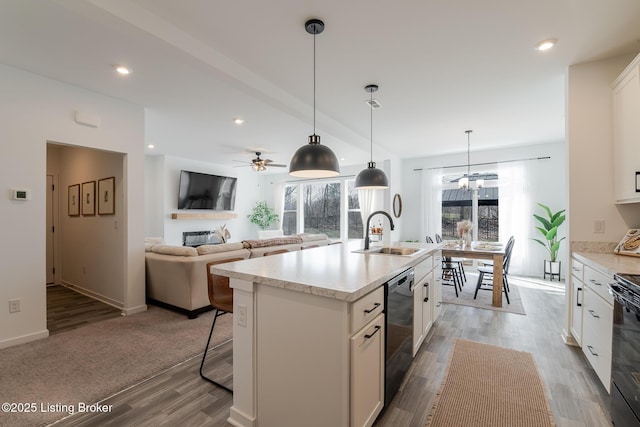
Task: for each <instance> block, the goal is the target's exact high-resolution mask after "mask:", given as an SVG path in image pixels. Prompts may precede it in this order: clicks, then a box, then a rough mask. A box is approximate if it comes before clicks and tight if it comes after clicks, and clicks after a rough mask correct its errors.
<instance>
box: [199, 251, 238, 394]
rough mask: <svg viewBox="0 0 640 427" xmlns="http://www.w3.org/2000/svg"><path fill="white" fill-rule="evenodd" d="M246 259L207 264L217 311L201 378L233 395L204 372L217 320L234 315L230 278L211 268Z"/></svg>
mask: <svg viewBox="0 0 640 427" xmlns="http://www.w3.org/2000/svg"><path fill="white" fill-rule="evenodd" d="M243 260H244V258H228V259H223V260H219V261H211V262H208V263H207V289H208V293H209V303H210V304H211V306H212V307H213V309H214V310H215V314H214V315H213V322H212V323H211V331H209V338H207V345H206V346H205V347H204V354H203V355H202V362H200V376H201V377H202V378H203V379H205V380H207V381H209V382H210V383H212V384H215V385H217V386H218V387H221V388H223V389H225V390H227V391H229V392H231V393H233V390H232V389H230V388H229V387H227V386H225V385H222V384H220V383H219V382H217V381H215V380H213V379H211V378H209V377H207V376H205V375H204V373H203V372H202V369H203V368H204V361H205V359H206V358H207V352H208V351H209V344H211V336H212V335H213V328H214V327H215V326H216V319H218V316H222V315H223V314H225V313H233V289H231V287H229V278H228V277H224V276H219V275H217V274H213V273H211V267H212V266H213V265H216V264H224V263H225V262H233V261H243Z"/></svg>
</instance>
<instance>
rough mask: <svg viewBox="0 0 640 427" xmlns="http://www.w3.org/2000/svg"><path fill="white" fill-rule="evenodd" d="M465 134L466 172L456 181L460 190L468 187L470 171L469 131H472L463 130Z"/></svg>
mask: <svg viewBox="0 0 640 427" xmlns="http://www.w3.org/2000/svg"><path fill="white" fill-rule="evenodd" d="M464 132H465V133H466V134H467V174H466V175H465V176H463V177H462V178H460V180H459V181H458V188H459V189H461V190H468V189H469V188H470V186H469V178H471V173H470V169H471V137H470V135H471V132H473V131H472V130H465V131H464Z"/></svg>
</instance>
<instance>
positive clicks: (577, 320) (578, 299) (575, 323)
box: [569, 259, 584, 346]
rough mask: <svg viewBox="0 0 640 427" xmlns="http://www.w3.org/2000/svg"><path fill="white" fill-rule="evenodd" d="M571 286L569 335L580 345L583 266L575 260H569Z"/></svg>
mask: <svg viewBox="0 0 640 427" xmlns="http://www.w3.org/2000/svg"><path fill="white" fill-rule="evenodd" d="M570 280H571V285H570V294H569V301H570V303H571V309H570V314H569V315H570V320H571V325H570V329H571V331H570V332H571V335H573V338H574V339H575V340H576V342H577V343H578V345H580V346H581V345H582V307H583V304H584V265H583V264H582V263H581V262H579V261H577V260H576V259H572V260H571V279H570Z"/></svg>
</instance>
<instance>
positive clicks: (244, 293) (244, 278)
mask: <svg viewBox="0 0 640 427" xmlns="http://www.w3.org/2000/svg"><path fill="white" fill-rule="evenodd" d="M390 246H393V247H410V248H417V249H420V250H419V251H418V252H416V253H414V254H412V255H409V256H402V255H383V254H373V253H356V252H354V250H357V249H359V248H362V242H361V241H352V242H349V243H343V244H335V245H330V246H326V247H319V248H313V249H308V250H303V251H297V252H289V253H285V254H280V255H275V256H271V257H264V258H254V259H249V260H246V261H239V262H233V263H227V264H222V265H219V266H214V267H213V269H212V271H213V272H214V273H215V274H219V275H223V276H227V277H230V279H231V280H230V283H231V286H232V288H233V289H234V324H233V337H234V342H233V355H234V356H233V388H234V396H233V406H232V407H231V412H230V417H229V420H228V421H229V422H230V423H231V424H233V425H235V426H257V425H259V426H261V427H269V426H278V427H286V426H296V427H297V426H301V425H304V426H322V427H324V426H329V425H330V426H336V427H338V426H345V427H346V426H369V425H371V424H372V423H373V421H375V418H376V417H377V415H378V414H379V413H380V411H381V410H382V407H383V404H384V348H385V338H384V337H385V332H386V331H385V317H384V316H385V313H384V284H385V283H386V282H387V281H389V280H390V279H392V278H394V277H395V276H397V275H398V274H400V273H402V272H403V271H405V270H407V269H408V268H411V267H414V268H415V283H416V289H417V290H416V293H415V295H416V296H415V301H416V303H418V302H419V303H420V305H417V304H416V305H415V306H414V308H415V307H420V309H422V307H423V306H424V313H423V312H421V313H419V322H417V321H416V320H415V318H414V325H415V324H416V323H419V325H418V326H419V327H418V331H417V332H416V331H415V329H414V345H419V344H420V343H421V342H422V341H423V340H424V336H425V335H426V332H425V331H426V330H427V329H428V328H429V327H430V326H431V324H432V322H433V320H434V315H435V314H437V313H438V312H439V302H440V299H441V298H440V294H439V292H438V290H439V285H440V282H439V280H440V275H439V273H438V271H439V270H437V271H434V269H437V268H439V267H440V264H441V262H440V255H439V254H440V250H439V246H438V245H435V244H409V243H398V244H392V245H390ZM372 249H374V248H372ZM436 280H437V282H436ZM429 283H431V284H433V286H428V284H429ZM423 284H424V286H423ZM417 286H420V288H419V291H418V287H417ZM423 289H424V291H423ZM423 292H428V294H426V295H425V294H423ZM421 311H422V310H421ZM425 313H428V315H426V314H425ZM417 333H418V334H419V336H418V337H417V338H418V339H416V338H415V334H417ZM414 354H415V349H414Z"/></svg>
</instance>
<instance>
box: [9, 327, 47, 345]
mask: <svg viewBox="0 0 640 427" xmlns="http://www.w3.org/2000/svg"><path fill="white" fill-rule="evenodd" d="M48 337H49V330H48V329H45V330H44V331H40V332H34V333H33V334H28V335H22V336H20V337H15V338H11V339H8V340H5V341H0V348H8V347H13V346H15V345H19V344H26V343H28V342H31V341H37V340H41V339H44V338H48Z"/></svg>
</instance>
